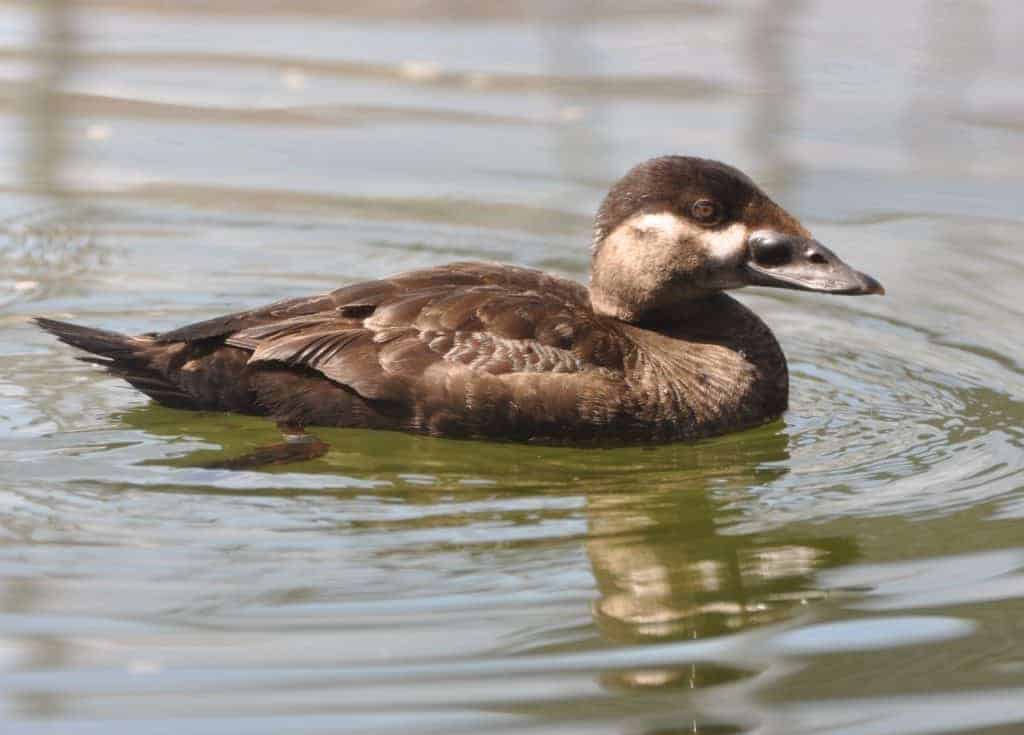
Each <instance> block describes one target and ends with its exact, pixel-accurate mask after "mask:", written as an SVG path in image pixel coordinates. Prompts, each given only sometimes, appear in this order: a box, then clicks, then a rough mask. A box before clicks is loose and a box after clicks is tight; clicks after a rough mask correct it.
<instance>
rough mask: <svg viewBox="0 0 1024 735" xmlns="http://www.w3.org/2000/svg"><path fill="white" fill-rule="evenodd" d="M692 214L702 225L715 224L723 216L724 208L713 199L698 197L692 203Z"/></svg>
mask: <svg viewBox="0 0 1024 735" xmlns="http://www.w3.org/2000/svg"><path fill="white" fill-rule="evenodd" d="M690 215H691V216H692V217H693V218H694V219H695V220H696V221H697V222H700V223H701V224H702V225H713V224H715V223H717V222H718V221H719V220H720V219H721V218H722V208H721V207H720V206H718V202H716V201H713V200H711V199H698V200H697V201H695V202H694V203H693V204H691V205H690Z"/></svg>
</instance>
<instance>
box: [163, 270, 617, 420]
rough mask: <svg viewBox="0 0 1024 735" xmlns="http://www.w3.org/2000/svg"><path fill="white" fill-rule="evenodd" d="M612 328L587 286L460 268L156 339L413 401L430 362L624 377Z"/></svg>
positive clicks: (526, 273) (509, 371) (510, 371)
mask: <svg viewBox="0 0 1024 735" xmlns="http://www.w3.org/2000/svg"><path fill="white" fill-rule="evenodd" d="M609 329H614V326H613V325H610V324H609V323H608V322H606V321H603V320H601V318H600V317H597V316H595V315H594V313H593V311H592V310H591V309H590V304H589V298H588V295H587V292H586V289H584V288H583V286H581V285H579V284H576V283H573V282H571V281H566V280H564V279H560V278H555V277H553V276H549V275H546V274H544V273H542V272H540V271H535V270H530V269H524V268H512V267H509V266H500V265H496V264H488V263H455V264H452V265H449V266H443V267H440V268H433V269H428V270H423V271H412V272H410V273H405V274H400V275H398V276H394V277H391V278H387V279H382V280H378V281H370V282H366V283H359V284H355V285H353V286H347V287H344V288H340V289H338V290H336V291H333V292H331V293H329V294H325V295H320V296H314V297H311V298H307V299H292V300H288V301H281V302H277V303H276V304H271V305H270V306H267V307H264V308H262V309H254V310H251V311H246V312H239V313H237V314H231V315H228V316H225V317H219V318H217V319H211V320H208V321H206V322H199V323H198V324H193V325H189V326H186V327H182V328H180V329H177V330H174V331H172V332H166V333H164V334H161V335H157V336H156V339H157V340H159V341H195V340H202V339H212V338H218V339H221V340H223V342H224V343H226V344H228V345H231V346H234V347H239V348H242V349H245V350H249V351H251V353H252V354H251V356H250V358H249V362H250V363H251V364H254V365H259V364H267V363H277V364H283V365H287V366H291V367H303V368H307V369H310V370H314V371H317V372H319V373H320V374H322V375H324V376H325V377H327V378H329V379H330V380H332V381H334V382H336V383H340V384H341V385H343V386H346V387H348V388H349V389H351V390H352V391H354V392H356V393H357V394H359V395H360V396H362V397H364V398H366V399H370V400H384V401H387V400H392V401H402V400H408V399H409V397H410V396H412V395H415V390H414V387H415V385H416V384H417V382H418V381H420V380H422V379H423V377H424V375H425V374H426V373H427V372H428V371H429V369H430V368H431V366H433V365H437V364H447V365H449V366H452V367H454V366H459V367H460V369H468V370H469V371H472V372H477V373H486V374H489V375H495V376H503V375H507V376H512V375H515V374H517V373H538V372H553V373H566V372H584V371H597V372H600V373H606V374H607V373H609V372H621V369H622V363H623V356H622V354H621V352H620V351H619V350H620V348H619V347H617V341H616V340H612V339H609V338H608V334H607V333H608V331H609Z"/></svg>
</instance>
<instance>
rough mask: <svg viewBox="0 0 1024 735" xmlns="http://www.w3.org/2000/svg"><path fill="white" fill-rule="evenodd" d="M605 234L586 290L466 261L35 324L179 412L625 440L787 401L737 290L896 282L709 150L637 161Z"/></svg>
mask: <svg viewBox="0 0 1024 735" xmlns="http://www.w3.org/2000/svg"><path fill="white" fill-rule="evenodd" d="M709 202H710V204H709ZM595 232H596V237H595V250H594V256H593V259H594V263H593V277H592V283H591V288H590V289H589V290H588V289H587V288H585V287H584V286H582V285H580V284H578V283H574V282H572V281H569V280H566V279H562V278H558V277H555V276H552V275H548V274H545V273H542V272H540V271H536V270H531V269H527V268H519V267H513V266H509V265H500V264H491V263H454V264H450V265H444V266H440V267H437V268H431V269H427V270H420V271H413V272H409V273H404V274H400V275H397V276H393V277H390V278H385V279H382V280H378V281H370V282H367V283H359V284H355V285H351V286H346V287H344V288H340V289H338V290H336V291H333V292H331V293H329V294H324V295H318V296H313V297H310V298H300V299H290V300H287V301H281V302H278V303H275V304H271V305H270V306H266V307H263V308H260V309H253V310H251V311H245V312H240V313H237V314H231V315H228V316H223V317H217V318H214V319H210V320H208V321H204V322H199V323H197V324H191V325H188V326H185V327H181V328H179V329H175V330H172V331H169V332H164V333H162V334H147V335H142V336H138V337H129V336H125V335H119V334H114V333H111V332H105V331H102V330H97V329H91V328H87V327H81V326H78V325H74V324H68V323H65V322H58V321H54V320H50V319H38V320H37V321H38V323H39V325H40V326H41V327H43V328H44V329H46V330H48V331H50V332H52V333H53V334H55V335H56V336H57V337H59V338H60V339H61V340H62V341H64V342H66V343H68V344H71V345H74V346H75V347H79V348H81V349H84V350H86V351H88V352H91V353H93V355H95V357H88V358H83V359H85V360H87V361H89V362H93V363H96V364H100V365H103V366H104V367H106V368H107V369H108V370H109V371H110V372H111V373H113V374H115V375H118V376H119V377H122V378H124V379H125V380H126V381H128V382H129V383H130V384H132V385H133V386H134V387H136V388H138V389H139V390H140V391H142V392H143V393H146V394H147V395H149V396H151V397H152V398H153V399H154V400H156V401H158V402H160V403H163V404H165V405H168V406H173V407H175V408H186V409H202V410H219V411H235V412H241V413H251V414H260V415H267V416H270V417H272V418H274V419H276V420H277V421H279V422H280V423H282V424H284V425H288V426H298V427H301V426H306V425H329V426H356V427H370V428H384V429H399V430H405V431H415V432H421V433H427V434H433V435H437V436H454V437H487V438H497V439H509V440H522V441H542V442H555V443H566V442H568V443H591V442H595V443H622V442H640V441H671V440H676V439H690V438H696V437H701V436H707V435H710V434H716V433H722V432H725V431H730V430H734V429H740V428H744V427H748V426H753V425H757V424H759V423H763V422H765V421H769V420H771V419H773V418H776V417H777V416H779V415H780V414H781V413H782V412H783V411H784V410H785V408H786V403H787V396H788V377H787V371H786V361H785V358H784V357H783V354H782V351H781V350H780V348H779V345H778V343H777V342H776V340H775V338H774V337H773V336H772V334H771V332H770V331H769V330H768V328H767V327H766V326H765V325H764V323H763V322H761V320H760V319H758V318H757V317H756V316H755V315H754V314H753V313H752V312H751V311H749V310H748V309H747V308H745V307H744V306H742V305H741V304H739V303H738V302H737V301H735V300H734V299H732V298H730V297H729V296H726V295H725V294H723V293H721V291H722V290H723V289H726V288H735V287H739V286H742V285H746V284H747V283H758V284H760V285H771V286H782V287H787V288H804V289H809V290H827V291H832V292H838V293H877V292H880V290H881V287H880V286H879V285H878V284H877V282H875V281H873V280H872V279H870V278H868V277H866V276H863V275H862V274H859V273H857V272H856V271H853V270H852V269H850V268H849V267H848V266H846V265H845V264H843V263H842V261H840V260H839V259H838V258H836V257H835V256H834V255H833V254H831V253H830V252H829V251H828V250H826V249H825V248H824V247H822V246H821V245H820V244H819V243H817V242H815V241H813V240H810V239H809V236H808V234H807V232H806V230H804V229H803V227H802V226H801V225H800V224H799V223H798V222H797V221H796V220H795V219H794V218H793V217H792V216H790V215H788V214H787V213H786V212H784V211H783V210H782V209H781V208H779V207H778V206H777V205H775V204H774V203H773V202H772V201H771V200H770V199H768V197H767V196H765V195H764V194H763V193H762V192H761V191H760V190H759V189H757V187H756V186H754V184H753V183H751V182H750V180H749V179H747V177H745V176H744V175H743V174H741V173H739V172H738V171H736V170H735V169H731V168H729V167H728V166H724V165H723V164H719V163H715V162H711V161H704V160H702V159H692V158H682V157H666V158H662V159H654V160H653V161H649V162H648V163H646V164H642V165H641V166H639V167H637V168H636V169H634V170H633V171H631V172H630V173H629V174H627V176H626V177H625V178H624V179H623V180H622V181H621V182H619V183H618V184H617V185H616V187H615V188H613V189H612V191H611V192H610V193H609V196H608V198H607V199H606V201H605V204H604V205H602V208H601V210H600V212H599V215H598V220H597V225H596V228H595ZM826 270H827V271H828V273H824V271H826Z"/></svg>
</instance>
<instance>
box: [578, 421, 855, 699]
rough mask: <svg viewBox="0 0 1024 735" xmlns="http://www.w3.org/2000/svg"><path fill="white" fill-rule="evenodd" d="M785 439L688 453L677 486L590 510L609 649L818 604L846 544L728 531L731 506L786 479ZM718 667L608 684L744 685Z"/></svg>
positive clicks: (599, 503)
mask: <svg viewBox="0 0 1024 735" xmlns="http://www.w3.org/2000/svg"><path fill="white" fill-rule="evenodd" d="M786 442H787V439H786V436H785V435H784V434H782V433H762V434H761V435H760V436H759V437H758V440H757V442H756V443H753V444H751V445H750V446H748V447H747V449H746V450H744V449H743V446H744V445H743V444H742V443H740V442H737V441H732V440H727V441H722V442H720V443H717V444H711V445H707V446H697V447H692V448H690V449H691V451H692V456H690V457H689V458H688V459H687V461H686V466H685V468H683V471H682V472H681V473H680V478H679V481H675V480H673V479H672V478H671V477H665V478H663V479H662V480H661V481H660V482H658V483H657V484H656V485H655V487H649V488H646V489H645V490H644V491H643V492H640V493H639V494H638V493H635V492H634V493H618V494H600V495H596V496H593V497H591V498H589V499H588V509H587V515H588V523H589V532H588V539H587V542H586V545H587V553H588V556H589V558H590V562H591V564H592V566H593V571H594V578H595V580H596V582H597V587H598V590H599V594H600V596H599V598H598V600H597V601H596V602H595V603H594V619H595V622H596V624H597V627H598V629H599V630H600V632H601V635H602V636H603V637H604V638H605V639H607V640H609V641H614V642H618V643H651V642H656V641H659V642H660V641H670V640H687V639H696V638H704V637H708V636H716V635H724V634H728V633H732V632H736V631H740V630H743V629H745V628H749V627H751V626H756V625H762V624H765V623H772V622H778V621H781V620H784V619H786V618H787V617H789V616H791V615H792V614H793V613H794V611H795V610H796V609H799V608H800V607H801V606H803V605H805V604H807V603H808V602H809V601H812V600H814V599H816V598H817V597H819V595H820V593H819V592H818V591H817V590H816V589H815V585H814V575H815V573H816V572H817V571H819V570H820V569H822V568H823V567H827V566H833V565H837V564H842V563H848V562H849V561H850V560H851V559H853V558H854V557H855V556H856V550H855V546H854V544H853V542H852V540H850V539H845V538H820V537H819V538H815V537H811V536H807V537H799V536H793V535H789V534H781V533H773V534H767V535H766V534H742V533H732V532H730V528H729V526H730V525H731V523H730V521H731V518H730V517H731V512H730V502H729V495H730V494H732V493H736V492H738V491H745V490H746V489H748V488H756V487H759V486H763V485H764V483H766V482H770V481H771V480H773V479H775V478H777V477H779V476H781V475H782V474H784V473H785V472H786V470H785V469H784V466H785V465H784V460H786V459H787V458H788V452H787V448H786ZM742 674H743V672H739V671H730V670H727V669H724V668H721V667H710V666H696V667H693V666H688V667H685V668H683V669H678V670H677V669H659V670H652V669H643V670H635V671H627V672H616V673H614V674H611V675H609V676H607V677H606V678H605V680H606V682H607V683H609V684H615V685H620V686H621V685H627V686H634V687H637V686H639V687H662V686H672V685H677V686H678V685H682V686H687V687H695V686H701V685H706V684H710V683H720V682H722V681H724V680H729V679H732V678H735V677H737V676H740V675H742Z"/></svg>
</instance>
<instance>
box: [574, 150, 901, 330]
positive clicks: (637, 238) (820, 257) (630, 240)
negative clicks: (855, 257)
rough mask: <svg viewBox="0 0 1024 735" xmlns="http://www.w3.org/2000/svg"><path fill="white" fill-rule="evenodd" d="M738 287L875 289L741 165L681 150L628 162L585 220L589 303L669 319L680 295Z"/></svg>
mask: <svg viewBox="0 0 1024 735" xmlns="http://www.w3.org/2000/svg"><path fill="white" fill-rule="evenodd" d="M742 286H772V287H775V288H793V289H800V290H803V291H820V292H822V293H831V294H881V293H885V291H884V289H883V288H882V284H880V283H879V282H878V281H876V280H875V279H874V278H872V277H871V276H868V275H865V274H863V273H860V272H859V271H856V270H854V269H853V268H851V267H850V266H848V265H847V264H846V263H844V262H843V261H842V260H840V259H839V257H838V256H837V255H836V254H835V253H833V252H832V251H831V250H829V249H828V248H826V247H825V246H824V245H822V244H821V243H820V242H818V241H817V240H815V239H813V238H812V237H811V234H810V233H809V232H808V231H807V230H806V228H804V226H803V225H801V224H800V222H799V221H798V220H797V219H796V218H795V217H793V216H792V215H791V214H789V213H788V212H786V211H785V210H784V209H782V207H780V206H779V205H777V204H776V203H775V202H773V201H772V200H771V199H769V198H768V196H767V195H766V194H765V193H764V192H762V191H761V190H760V189H759V188H758V187H757V185H756V184H754V182H753V181H751V180H750V179H749V178H748V177H747V176H746V175H744V174H743V173H742V172H741V171H738V170H736V169H735V168H733V167H731V166H727V165H725V164H723V163H719V162H717V161H709V160H705V159H702V158H688V157H684V156H665V157H663V158H655V159H652V160H650V161H647V162H646V163H642V164H640V165H639V166H637V167H635V168H634V169H632V170H631V171H630V172H629V173H627V174H626V175H625V176H624V177H622V179H620V180H619V182H618V183H616V184H615V186H613V187H612V189H611V191H609V192H608V196H607V197H605V200H604V202H603V203H602V204H601V208H600V209H599V210H598V213H597V220H596V222H595V227H594V253H593V262H592V264H591V281H590V295H591V301H592V303H593V306H594V310H595V311H596V312H598V313H600V314H605V315H607V316H612V317H615V318H617V319H622V320H624V321H629V322H639V321H645V320H647V319H664V318H671V317H672V316H673V314H674V313H684V312H685V311H686V305H687V302H692V301H693V300H696V299H705V298H707V297H709V296H712V295H714V294H716V293H718V292H720V291H723V290H725V289H731V288H740V287H742Z"/></svg>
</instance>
